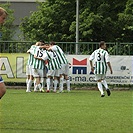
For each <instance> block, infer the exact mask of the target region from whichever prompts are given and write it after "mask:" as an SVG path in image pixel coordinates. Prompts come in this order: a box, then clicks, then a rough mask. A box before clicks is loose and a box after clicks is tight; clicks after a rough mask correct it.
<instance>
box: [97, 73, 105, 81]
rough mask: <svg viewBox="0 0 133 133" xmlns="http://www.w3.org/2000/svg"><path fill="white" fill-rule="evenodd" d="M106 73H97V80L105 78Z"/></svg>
mask: <svg viewBox="0 0 133 133" xmlns="http://www.w3.org/2000/svg"><path fill="white" fill-rule="evenodd" d="M105 76H106V74H95V80H96V81H97V80H100V79H105Z"/></svg>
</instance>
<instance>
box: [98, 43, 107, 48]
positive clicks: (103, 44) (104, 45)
mask: <svg viewBox="0 0 133 133" xmlns="http://www.w3.org/2000/svg"><path fill="white" fill-rule="evenodd" d="M99 48H102V49H106V43H105V41H101V42H100V43H99Z"/></svg>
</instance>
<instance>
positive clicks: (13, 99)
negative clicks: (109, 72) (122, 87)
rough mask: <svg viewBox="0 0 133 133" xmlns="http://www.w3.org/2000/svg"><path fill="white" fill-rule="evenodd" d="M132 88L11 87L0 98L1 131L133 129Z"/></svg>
mask: <svg viewBox="0 0 133 133" xmlns="http://www.w3.org/2000/svg"><path fill="white" fill-rule="evenodd" d="M132 101H133V99H132V91H112V95H111V96H110V97H108V96H107V95H106V96H105V97H104V98H101V97H100V93H99V91H90V90H73V91H72V92H71V93H62V94H55V93H34V92H32V93H26V92H25V90H23V89H20V90H18V89H17V90H15V89H8V90H7V93H6V95H5V96H4V97H3V99H2V100H1V101H0V133H51V132H54V133H132V132H133V130H132V126H133V125H132V119H133V116H132V114H133V112H132V108H133V107H132Z"/></svg>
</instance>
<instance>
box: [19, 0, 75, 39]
mask: <svg viewBox="0 0 133 133" xmlns="http://www.w3.org/2000/svg"><path fill="white" fill-rule="evenodd" d="M74 14H75V2H74V1H71V0H67V2H66V1H64V0H55V1H54V0H49V1H48V0H47V1H46V2H43V3H39V6H38V11H36V12H33V13H32V14H31V16H30V17H29V18H28V17H26V18H24V19H23V21H22V23H21V25H20V28H21V30H22V31H23V33H24V35H25V39H26V40H29V39H30V40H40V39H43V40H47V41H51V40H54V41H69V40H70V39H69V37H68V36H70V32H69V26H70V24H71V22H72V21H74V17H73V16H74Z"/></svg>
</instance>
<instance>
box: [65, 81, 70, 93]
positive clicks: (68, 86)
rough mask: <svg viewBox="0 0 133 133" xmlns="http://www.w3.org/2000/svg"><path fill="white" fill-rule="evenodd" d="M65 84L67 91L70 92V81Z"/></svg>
mask: <svg viewBox="0 0 133 133" xmlns="http://www.w3.org/2000/svg"><path fill="white" fill-rule="evenodd" d="M66 84H67V90H68V91H70V80H69V79H68V80H66Z"/></svg>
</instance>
